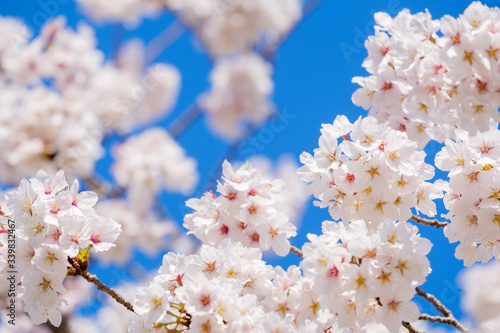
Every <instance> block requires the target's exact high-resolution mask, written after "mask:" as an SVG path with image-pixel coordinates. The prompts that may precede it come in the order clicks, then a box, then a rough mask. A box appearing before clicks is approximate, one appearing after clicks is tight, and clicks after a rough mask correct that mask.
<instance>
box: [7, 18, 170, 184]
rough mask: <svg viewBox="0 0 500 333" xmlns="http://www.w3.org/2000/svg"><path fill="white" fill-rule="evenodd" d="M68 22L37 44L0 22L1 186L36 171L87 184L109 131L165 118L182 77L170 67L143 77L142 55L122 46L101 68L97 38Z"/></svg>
mask: <svg viewBox="0 0 500 333" xmlns="http://www.w3.org/2000/svg"><path fill="white" fill-rule="evenodd" d="M65 24H66V22H65V19H64V18H63V17H58V18H55V19H53V20H50V21H48V22H47V23H46V24H45V25H44V26H43V27H42V28H41V30H40V33H39V34H38V35H37V36H35V38H33V39H30V32H29V29H28V28H27V27H26V26H25V25H24V24H23V23H22V22H20V21H17V20H14V19H11V18H0V32H1V33H0V35H1V37H0V63H1V72H2V73H1V76H0V86H1V87H2V96H1V97H0V108H1V109H2V112H1V114H0V141H1V142H2V152H1V153H0V180H1V181H3V182H6V183H11V184H19V181H20V180H21V179H22V178H26V177H30V176H32V175H34V174H35V173H36V171H37V170H39V169H45V170H47V171H50V172H52V173H55V172H57V171H58V170H59V169H64V170H65V171H66V172H68V173H71V174H72V175H74V176H90V174H91V173H92V171H93V169H94V165H95V162H96V161H97V160H98V159H99V158H101V156H102V155H103V152H104V149H103V148H102V146H101V142H102V140H103V138H104V136H105V135H107V134H108V133H109V132H111V131H121V132H126V131H130V130H131V129H132V128H134V127H135V126H137V125H141V124H144V123H147V122H149V121H151V120H153V119H155V118H156V117H158V116H160V115H162V114H164V113H165V112H167V111H168V110H169V109H170V108H171V107H172V105H173V103H174V101H175V100H176V98H177V92H178V88H179V87H178V86H179V84H180V76H179V73H178V71H177V70H176V69H175V68H173V67H172V66H169V65H166V64H156V65H153V66H151V67H150V68H148V69H147V70H144V63H143V62H142V60H141V59H142V58H141V57H142V53H143V50H141V48H140V47H139V46H138V44H137V43H132V44H130V45H128V46H125V47H123V48H122V50H121V51H120V53H119V55H118V57H117V60H116V62H111V61H110V62H106V63H105V62H104V54H103V53H102V52H101V51H99V50H98V49H97V48H96V44H97V41H96V39H95V37H94V32H93V30H92V29H91V28H90V27H89V26H87V25H83V24H80V25H78V26H77V28H76V31H73V30H72V29H71V28H67V27H66V26H65Z"/></svg>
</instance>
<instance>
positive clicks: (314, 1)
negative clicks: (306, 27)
mask: <svg viewBox="0 0 500 333" xmlns="http://www.w3.org/2000/svg"><path fill="white" fill-rule="evenodd" d="M322 2H323V0H309V1H307V2H306V3H305V4H304V5H303V6H302V17H301V19H300V20H299V21H298V22H297V23H296V24H295V26H294V27H293V28H292V29H291V30H290V31H289V32H288V33H287V34H285V35H284V36H282V37H281V38H280V39H279V40H278V41H277V42H276V43H274V44H271V45H268V46H267V47H266V48H265V49H264V50H263V51H262V56H263V57H264V59H266V60H268V61H269V60H271V57H272V56H273V54H274V52H276V50H277V49H278V48H280V47H281V46H282V45H283V44H284V43H285V42H286V41H287V40H289V39H290V36H291V35H292V34H293V33H294V32H295V31H296V30H297V27H298V26H299V25H300V23H301V22H303V21H304V20H305V18H306V17H307V16H309V14H311V13H312V12H313V11H314V10H315V9H316V7H318V6H319V5H320V4H321V3H322Z"/></svg>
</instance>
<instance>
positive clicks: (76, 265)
mask: <svg viewBox="0 0 500 333" xmlns="http://www.w3.org/2000/svg"><path fill="white" fill-rule="evenodd" d="M68 261H69V263H70V264H71V266H73V268H74V273H76V275H80V276H81V277H83V278H84V279H85V280H87V281H88V282H91V283H93V284H95V285H96V286H97V289H99V290H101V291H104V292H105V293H106V294H108V295H109V296H111V297H113V298H114V299H115V300H116V301H117V302H118V303H120V304H121V305H123V306H124V307H126V308H127V310H129V311H132V312H134V313H135V311H134V307H133V306H132V304H130V303H129V302H128V301H127V300H126V299H125V298H124V297H123V296H122V295H120V294H118V293H117V292H116V290H114V289H113V288H110V287H108V286H107V285H105V284H104V283H102V282H101V281H100V280H99V279H98V278H97V276H95V275H94V274H90V273H89V272H87V271H86V270H85V269H82V267H81V266H80V264H79V263H78V262H77V261H76V260H74V259H73V258H71V257H68Z"/></svg>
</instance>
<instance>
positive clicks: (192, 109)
mask: <svg viewBox="0 0 500 333" xmlns="http://www.w3.org/2000/svg"><path fill="white" fill-rule="evenodd" d="M201 114H202V112H201V109H200V108H199V107H198V105H197V104H196V103H193V104H191V105H190V106H189V107H188V108H187V109H186V110H184V111H183V112H182V113H181V115H180V116H179V117H178V118H177V119H176V120H174V122H173V123H172V124H171V125H170V127H169V129H168V132H169V133H170V135H171V136H172V137H173V138H174V139H175V138H178V137H179V136H180V135H181V134H182V133H184V131H185V130H186V129H188V128H189V126H191V125H192V124H193V123H194V121H195V120H196V119H197V118H198V117H199V116H200V115H201Z"/></svg>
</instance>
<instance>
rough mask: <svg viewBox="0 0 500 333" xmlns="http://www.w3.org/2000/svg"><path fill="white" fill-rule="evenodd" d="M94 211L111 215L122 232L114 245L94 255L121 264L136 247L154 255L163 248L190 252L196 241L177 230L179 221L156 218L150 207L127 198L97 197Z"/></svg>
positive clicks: (129, 257) (103, 214) (162, 250)
mask: <svg viewBox="0 0 500 333" xmlns="http://www.w3.org/2000/svg"><path fill="white" fill-rule="evenodd" d="M94 209H95V211H96V212H97V214H99V215H101V216H105V217H111V218H113V219H114V220H115V221H116V222H117V223H119V224H120V226H121V229H122V233H121V234H120V237H119V238H118V239H117V240H116V242H115V245H116V246H114V247H112V248H111V249H109V250H108V251H106V252H102V253H99V255H98V256H96V257H97V259H99V260H100V261H106V262H108V263H114V264H118V265H124V264H126V263H127V262H128V261H129V260H131V259H132V256H133V251H134V250H139V251H141V252H143V253H144V254H146V255H148V256H150V257H154V256H158V255H160V254H161V253H163V252H164V251H165V250H167V249H168V250H171V251H179V252H182V253H192V252H193V248H194V247H195V245H194V244H193V243H194V242H192V241H190V239H188V238H187V237H186V236H185V235H183V234H182V233H181V231H180V230H179V229H180V228H179V226H178V224H177V223H176V222H175V221H173V220H171V219H167V218H161V219H160V218H158V217H157V216H156V215H155V214H153V212H151V210H149V209H145V208H144V207H140V206H138V205H134V204H133V203H131V202H130V200H125V199H110V200H104V201H99V202H98V203H97V204H96V205H95V207H94Z"/></svg>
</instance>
